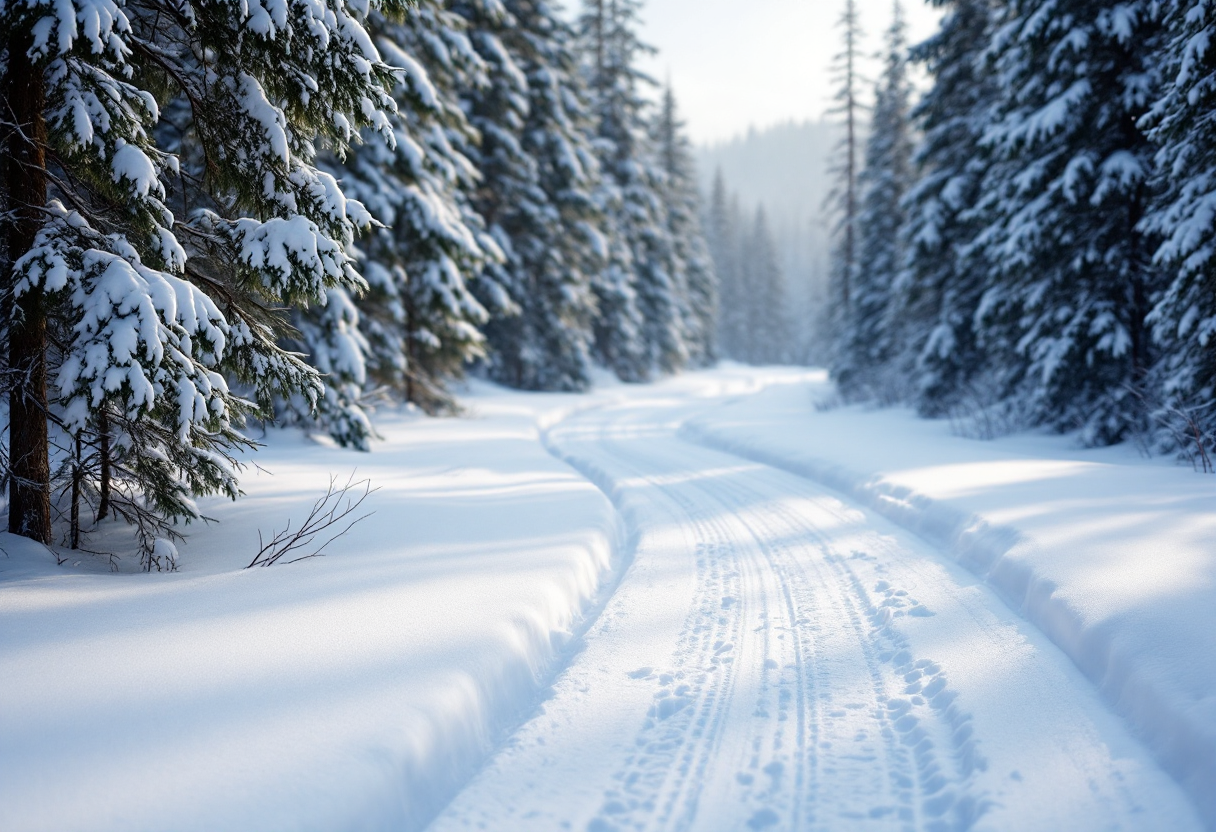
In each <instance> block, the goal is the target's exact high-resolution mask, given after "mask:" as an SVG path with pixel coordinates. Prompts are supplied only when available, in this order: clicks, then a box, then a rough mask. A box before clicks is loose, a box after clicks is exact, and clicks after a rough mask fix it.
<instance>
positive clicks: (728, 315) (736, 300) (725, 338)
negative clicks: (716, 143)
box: [708, 168, 747, 359]
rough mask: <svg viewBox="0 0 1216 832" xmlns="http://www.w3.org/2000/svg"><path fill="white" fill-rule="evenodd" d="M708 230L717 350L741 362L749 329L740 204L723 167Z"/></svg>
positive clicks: (713, 192)
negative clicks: (714, 282) (715, 280)
mask: <svg viewBox="0 0 1216 832" xmlns="http://www.w3.org/2000/svg"><path fill="white" fill-rule="evenodd" d="M708 227H709V251H710V255H711V256H712V257H713V261H714V272H715V273H716V275H717V278H718V301H719V310H720V311H719V313H718V320H717V328H716V329H717V341H718V348H719V350H720V353H721V354H722V355H724V356H726V357H727V358H734V359H738V358H740V354H741V343H742V341H743V334H744V332H745V330H746V319H745V317H744V312H745V309H746V306H745V303H746V299H747V292H746V288H745V287H744V285H743V281H742V275H741V271H742V266H743V263H742V251H741V249H740V226H739V204H738V200H737V199H736V198H733V197H732V195H731V194H729V193H728V192H727V190H726V181H725V180H724V179H723V178H722V170H721V169H720V168H719V169H718V170H717V171H715V172H714V184H713V189H712V190H711V191H710V199H709V217H708Z"/></svg>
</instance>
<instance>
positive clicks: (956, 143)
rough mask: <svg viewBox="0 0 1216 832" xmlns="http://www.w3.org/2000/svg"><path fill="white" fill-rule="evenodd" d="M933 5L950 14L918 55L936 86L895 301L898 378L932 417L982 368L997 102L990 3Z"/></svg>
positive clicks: (925, 104)
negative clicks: (982, 248) (983, 216)
mask: <svg viewBox="0 0 1216 832" xmlns="http://www.w3.org/2000/svg"><path fill="white" fill-rule="evenodd" d="M936 4H937V5H938V6H940V7H944V8H945V10H946V11H945V14H944V16H943V17H942V22H941V27H940V29H939V30H938V32H937V33H936V34H934V35H933V36H932V37H931V38H929V39H928V40H926V41H925V42H924V43H921V44H919V45H917V46H916V47H914V48H913V49H912V51H911V58H912V60H913V61H916V62H918V63H920V64H922V65H923V66H924V67H925V69H926V70H928V72H929V74H930V76H931V77H932V79H933V82H932V86H931V87H930V88H929V90H928V91H927V92H926V93H925V95H924V97H923V98H922V99H921V100H920V102H919V103H918V104H917V105H916V107H915V108H914V109H913V113H912V117H913V120H914V122H915V123H916V125H917V126H918V127H919V130H920V132H921V135H922V139H921V142H920V144H919V146H918V147H917V150H916V153H915V158H914V164H915V169H916V181H915V183H914V184H913V185H912V188H911V190H910V192H909V194H908V197H907V203H906V204H907V214H908V216H907V222H906V225H905V228H904V232H903V234H904V238H905V243H906V246H907V260H906V264H905V266H906V267H905V269H904V271H903V272H902V274H901V277H900V280H899V282H898V284H897V286H896V297H895V300H894V305H895V307H896V308H897V309H898V310H899V311H898V315H899V318H900V327H899V330H898V334H899V342H898V345H897V355H896V356H895V364H896V368H895V369H896V371H897V372H901V373H906V374H907V376H908V377H909V378H910V379H911V383H912V387H913V389H912V391H911V395H912V400H913V401H914V403H915V404H916V406H917V408H918V410H919V411H920V412H921V413H922V414H923V415H926V416H940V415H943V414H944V413H946V412H947V411H948V410H949V409H950V408H951V407H952V406H953V405H954V404H956V403H957V401H958V399H959V397H960V396H962V395H964V394H965V391H967V390H968V389H969V388H970V386H971V382H972V379H973V378H975V377H976V376H977V375H978V374H980V372H981V368H982V367H983V364H984V360H985V358H984V353H983V351H982V350H981V349H980V346H979V344H978V342H977V339H976V333H975V329H974V325H973V321H974V318H975V312H976V309H977V308H978V307H979V301H980V297H981V295H982V294H983V292H984V289H985V279H984V278H985V271H986V264H985V263H984V262H983V260H982V259H981V258H977V257H976V256H975V255H976V252H975V249H974V246H973V245H972V243H973V241H974V239H975V237H976V235H977V233H978V230H979V222H978V220H977V217H976V213H975V207H976V205H977V203H978V201H979V198H980V184H981V182H982V181H983V178H984V173H985V170H986V168H987V160H988V155H989V154H988V151H987V149H986V148H985V147H984V146H983V137H984V132H985V130H986V129H987V127H988V123H989V113H990V110H991V109H992V107H993V106H994V103H995V101H996V98H997V95H998V93H999V90H998V88H997V86H996V84H995V83H994V81H993V76H992V73H991V72H990V71H989V68H988V66H987V60H986V52H987V49H988V44H989V42H990V38H991V35H992V31H991V30H992V0H936ZM901 356H902V357H901Z"/></svg>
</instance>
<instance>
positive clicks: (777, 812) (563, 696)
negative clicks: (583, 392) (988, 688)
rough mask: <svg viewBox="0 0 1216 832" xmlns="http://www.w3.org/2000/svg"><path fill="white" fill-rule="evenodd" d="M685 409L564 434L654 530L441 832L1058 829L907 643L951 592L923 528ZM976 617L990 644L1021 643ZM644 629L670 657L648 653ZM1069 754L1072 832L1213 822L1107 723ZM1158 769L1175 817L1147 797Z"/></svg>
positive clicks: (562, 445) (555, 441) (1079, 734)
mask: <svg viewBox="0 0 1216 832" xmlns="http://www.w3.org/2000/svg"><path fill="white" fill-rule="evenodd" d="M673 408H674V405H673V404H672V403H671V402H665V403H664V402H660V403H656V404H655V405H654V406H653V407H652V408H639V407H638V406H637V405H636V404H634V405H633V406H632V407H627V408H619V407H618V408H607V409H603V410H598V411H594V412H589V413H587V414H583V415H580V416H576V417H574V418H572V419H570V420H569V421H568V422H567V423H563V424H562V425H559V426H557V427H555V428H554V429H553V430H552V431H551V433H550V436H549V443H550V447H551V448H552V449H553V450H554V452H555V453H557V454H559V455H560V456H561V457H562V458H564V459H566V461H568V462H570V463H571V464H572V465H574V466H575V467H576V468H578V469H579V470H580V471H581V472H582V473H583V474H584V475H586V476H588V477H589V478H590V479H592V480H593V481H595V482H597V483H598V484H600V486H601V487H602V488H604V489H605V491H607V492H608V493H609V495H610V496H612V497H613V499H614V501H615V502H616V503H617V504H618V506H619V507H620V508H621V509H622V511H623V513H624V514H625V517H626V519H627V521H628V522H629V523H630V525H631V526H635V527H637V528H635V529H634V531H635V534H636V535H637V551H636V555H635V561H634V565H633V566H632V567H631V569H630V572H629V573H627V574H626V575H625V577H624V579H623V580H622V582H621V585H620V587H619V589H618V590H617V593H616V595H614V596H613V597H612V599H610V601H609V603H608V604H607V605H606V607H605V609H604V612H603V614H602V615H601V618H600V620H598V621H597V622H596V623H595V624H594V625H593V626H592V627H591V628H590V629H589V631H588V633H587V635H586V649H585V650H584V652H583V653H582V654H580V655H578V656H576V657H574V659H573V662H572V664H571V666H570V668H568V669H567V671H566V672H565V674H563V676H562V677H561V678H559V680H558V681H557V683H555V685H554V688H553V691H552V696H551V698H550V699H549V700H548V701H547V702H545V703H544V704H543V706H542V708H541V711H540V713H538V714H537V716H536V717H534V718H533V719H532V720H531V721H529V722H528V723H527V724H525V725H524V726H522V727H521V728H520V730H519V731H517V732H516V734H515V735H514V736H513V737H512V739H511V740H510V741H508V743H507V744H506V745H505V746H504V747H503V749H502V750H501V751H500V753H499V754H498V755H497V756H496V757H495V759H493V760H492V761H491V762H490V763H489V765H488V766H487V768H486V769H485V770H484V771H483V772H482V773H481V774H480V775H479V776H478V777H476V778H475V779H474V780H473V782H472V783H471V784H470V785H469V786H468V787H467V788H466V789H465V790H464V791H463V792H462V793H461V794H460V795H459V796H458V797H457V799H456V800H455V801H453V803H452V804H451V805H450V806H449V807H448V809H447V810H446V811H445V812H444V813H443V814H441V815H440V817H439V818H437V819H436V821H435V822H434V823H433V824H432V825H431V827H430V829H431V830H432V832H449V830H456V829H491V830H514V829H519V830H548V829H554V830H567V829H572V830H587V832H623V830H672V832H676V831H678V830H766V829H772V830H778V829H779V830H842V829H849V830H851V829H857V830H899V832H904V830H909V831H912V830H927V832H949V831H950V830H958V831H959V832H961V831H962V830H968V829H972V828H977V827H981V828H987V827H989V826H991V827H992V828H1009V829H1014V828H1051V827H1045V826H1039V827H1035V826H1033V820H1034V813H1033V811H1031V812H1030V813H1029V814H1027V813H1026V812H1024V811H1020V810H1019V807H1018V806H1017V805H1016V804H1014V801H1016V800H1019V799H1021V800H1026V799H1034V797H1035V795H1034V794H1033V793H1030V794H1027V792H1028V791H1030V792H1033V789H1034V788H1035V787H1036V782H1037V783H1046V784H1047V785H1051V781H1052V780H1053V777H1050V776H1048V777H1044V778H1040V779H1039V780H1038V781H1034V782H1030V783H1026V784H1023V777H1022V775H1021V773H1020V772H1018V771H1017V770H1013V772H1012V774H1011V775H1010V776H1011V778H1012V780H1007V779H1004V778H1002V779H998V778H996V777H995V776H991V775H989V774H988V772H989V761H988V759H987V758H986V756H985V747H984V739H983V737H982V736H976V733H975V730H974V725H973V719H972V714H971V713H969V712H968V711H967V710H966V709H965V708H964V707H962V706H961V705H960V703H959V701H958V700H959V692H958V691H957V690H955V689H954V688H953V687H952V686H951V683H950V678H949V677H948V674H947V673H946V671H945V670H944V669H943V667H942V666H941V664H940V663H939V662H938V661H934V658H933V656H930V655H919V654H918V653H917V651H916V650H915V649H914V648H913V646H912V644H911V643H910V642H909V640H908V639H907V638H906V637H905V635H904V634H903V628H904V627H905V626H906V625H907V623H908V622H909V621H915V620H917V619H928V618H931V617H932V616H934V615H935V612H934V611H933V610H932V609H930V608H929V607H928V606H926V605H925V604H924V603H921V602H919V601H917V600H916V599H915V598H914V597H913V596H912V594H910V590H911V589H913V588H914V586H915V585H917V584H918V583H919V582H920V581H924V580H932V579H934V578H936V579H937V580H938V581H939V582H940V575H937V574H934V575H930V574H926V570H925V568H924V567H923V566H922V565H918V563H917V562H915V560H914V559H913V558H911V557H909V556H908V555H907V554H906V552H907V544H906V542H905V540H906V535H904V536H903V538H904V539H901V538H900V537H899V536H898V535H895V536H892V535H891V534H884V533H880V532H879V531H876V530H875V529H876V528H877V527H879V526H880V524H878V523H875V521H873V520H872V519H869V518H868V517H867V515H865V514H864V513H862V512H860V511H859V510H857V509H855V508H852V507H850V506H848V505H846V504H844V503H842V502H841V501H840V500H839V498H837V497H836V496H833V495H832V494H830V493H829V492H826V491H825V490H824V489H822V488H820V487H818V486H815V485H813V484H811V483H809V482H807V481H805V480H801V479H799V478H797V477H794V476H792V475H789V474H786V473H783V472H780V471H777V470H775V469H772V468H769V467H766V466H761V465H757V464H754V463H750V462H745V461H742V460H740V459H738V458H735V457H732V456H729V455H727V454H723V453H720V452H718V451H713V450H710V449H707V448H703V447H701V446H698V445H694V444H691V443H689V442H687V441H685V440H682V439H677V438H676V431H677V428H678V426H679V423H680V421H681V420H682V419H681V418H680V417H682V416H683V415H687V414H686V413H683V412H680V411H679V410H678V409H677V412H676V413H675V414H674V415H673V412H672V411H673ZM883 528H885V527H883ZM665 570H666V571H665ZM681 570H685V571H687V572H688V574H684V572H682V571H681ZM667 572H671V573H672V574H674V575H677V576H682V578H681V577H676V578H671V577H670V576H669V575H667ZM968 591H969V592H973V593H974V592H975V591H976V590H968ZM946 594H947V596H948V597H949V596H950V593H949V592H947V593H946ZM968 603H970V602H968ZM662 604H665V605H666V607H665V608H664V609H663V610H662V611H661V612H659V613H658V614H657V617H656V621H659V620H660V619H661V620H664V621H666V622H667V623H666V635H667V639H666V641H664V640H663V639H662V638H661V637H659V638H656V635H657V636H662V635H663V627H662V626H657V625H656V626H651V627H648V628H644V629H637V631H636V633H632V632H631V629H630V628H631V623H632V622H633V621H634V619H636V618H638V617H639V615H640V614H642V613H645V612H647V611H653V610H656V609H658V607H656V605H662ZM668 608H669V609H668ZM966 612H967V613H968V614H970V615H971V616H972V617H974V618H976V621H977V630H979V633H980V635H979V637H981V638H983V637H987V638H990V639H993V640H996V639H999V638H1003V637H1006V635H1007V633H1006V631H1005V630H999V628H997V627H995V626H994V625H993V624H992V622H990V621H986V620H984V619H983V616H982V615H981V614H979V613H976V612H975V611H974V610H967V611H966ZM635 626H636V625H635ZM985 628H986V629H985ZM631 637H632V638H638V639H639V640H643V641H648V642H650V643H651V646H650V647H649V648H648V649H642V648H639V649H638V650H637V651H636V652H637V654H638V656H639V658H638V659H637V660H636V661H635V660H634V650H633V645H632V642H631V641H630V639H631ZM998 646H999V645H998ZM656 656H659V657H661V658H660V660H658V661H656V660H655V657H656ZM663 657H665V660H664V658H663ZM643 661H645V662H647V663H641V662H643ZM1045 680H1046V681H1044V680H1039V681H1042V682H1043V683H1044V684H1052V683H1054V678H1053V677H1051V676H1050V674H1048V675H1047V676H1046V677H1045ZM1035 695H1036V696H1037V695H1040V694H1039V693H1036V694H1035ZM1043 695H1048V696H1049V695H1050V694H1043ZM1087 696H1088V697H1089V699H1092V698H1093V697H1092V693H1091V692H1088V691H1086V692H1083V694H1082V695H1081V699H1082V700H1084V701H1089V700H1088V699H1086V697H1087ZM1023 698H1025V697H1023ZM1065 698H1067V697H1065ZM1074 698H1076V697H1074ZM1011 712H1012V713H1017V712H1018V711H1017V708H1016V707H1013V706H1011ZM1069 719H1072V720H1073V721H1076V719H1075V718H1074V717H1072V716H1070V715H1068V714H1067V713H1065V717H1064V721H1065V722H1067V721H1068V720H1069ZM1081 721H1082V722H1084V720H1081ZM1046 725H1047V723H1046V722H1045V723H1044V726H1046ZM1041 727H1042V726H1041ZM1034 729H1035V726H1028V727H1027V730H1031V731H1033V730H1034ZM1058 742H1059V743H1060V745H1061V746H1062V747H1063V749H1064V751H1063V752H1062V756H1063V757H1064V758H1065V763H1064V764H1065V765H1072V763H1069V762H1068V760H1069V759H1071V758H1070V757H1069V755H1072V758H1075V765H1074V768H1075V769H1077V770H1076V771H1072V770H1070V773H1069V777H1071V778H1072V779H1073V780H1075V782H1076V784H1077V788H1078V790H1079V791H1082V792H1083V793H1082V794H1078V795H1076V797H1075V799H1071V798H1068V797H1066V798H1065V800H1064V803H1065V804H1067V805H1065V806H1064V809H1063V810H1062V809H1061V808H1060V806H1059V805H1058V804H1059V803H1060V800H1059V798H1058V796H1055V797H1054V798H1053V799H1054V803H1053V801H1050V800H1049V801H1046V805H1045V808H1042V809H1041V810H1040V811H1041V812H1042V813H1043V814H1045V815H1046V817H1048V818H1051V819H1053V820H1055V821H1061V822H1063V821H1065V819H1066V818H1065V817H1064V815H1067V818H1068V819H1067V822H1068V824H1069V825H1068V826H1059V827H1056V828H1070V829H1179V830H1181V829H1188V828H1198V824H1197V822H1195V821H1194V818H1193V813H1192V812H1191V810H1190V808H1189V804H1186V802H1185V800H1183V799H1182V798H1181V797H1179V796H1177V795H1175V794H1174V793H1173V791H1171V789H1172V788H1173V786H1172V783H1168V782H1166V783H1165V784H1164V785H1162V781H1164V780H1165V778H1164V775H1161V774H1160V772H1159V771H1157V770H1155V767H1152V766H1150V767H1149V768H1150V769H1152V770H1150V771H1148V773H1147V774H1144V772H1143V771H1142V767H1141V768H1138V767H1136V766H1134V765H1133V766H1131V767H1130V768H1129V766H1128V765H1125V764H1122V763H1120V762H1118V761H1113V762H1109V763H1107V762H1104V760H1105V759H1106V758H1105V757H1104V756H1103V752H1102V749H1101V738H1100V737H1099V738H1094V737H1092V736H1090V735H1088V734H1086V729H1084V727H1082V728H1078V729H1076V731H1075V732H1074V735H1068V736H1064V737H1063V738H1062V739H1060V740H1059V741H1058ZM998 745H999V743H998ZM1074 746H1075V747H1074ZM1089 746H1098V747H1099V748H1098V750H1097V751H1094V750H1093V749H1092V748H1090V747H1089ZM1078 749H1079V750H1078ZM1095 759H1096V760H1097V761H1098V762H1097V763H1095V762H1094V760H1095ZM1141 775H1143V777H1141ZM1137 777H1140V778H1141V780H1143V782H1146V783H1148V784H1149V786H1151V787H1152V789H1153V790H1155V791H1159V792H1164V793H1165V794H1166V799H1164V801H1163V805H1162V806H1159V807H1154V806H1151V805H1150V806H1145V805H1142V803H1141V801H1140V800H1139V799H1138V797H1137V795H1136V794H1134V793H1133V791H1134V790H1133V789H1132V788H1131V787H1130V786H1129V785H1128V780H1129V779H1130V780H1132V781H1136V778H1137ZM1027 779H1028V780H1031V781H1033V780H1034V778H1027ZM1065 780H1067V778H1065ZM1136 782H1139V781H1136ZM1070 783H1071V781H1067V782H1065V783H1064V785H1065V787H1067V786H1068V785H1069V784H1070ZM1005 785H1010V787H1011V790H1008V789H1006V788H1005ZM1022 786H1024V787H1023V788H1021V790H1020V791H1019V787H1022ZM1175 791H1176V789H1175ZM1070 800H1072V802H1071V803H1070V802H1069V801H1070ZM1002 810H1013V811H1008V812H1003V811H1002ZM1065 810H1066V811H1065ZM994 811H995V814H994ZM1053 811H1054V812H1055V814H1052V812H1053ZM1062 811H1063V812H1064V815H1061V814H1060V813H1061V812H1062ZM1011 818H1014V819H1018V818H1020V820H1019V821H1017V822H1013V823H1011V822H1010V819H1011ZM1129 819H1130V820H1129ZM1027 820H1030V821H1031V822H1032V823H1031V824H1030V825H1024V826H1022V825H1019V823H1022V822H1026V821H1027ZM1158 823H1164V824H1166V825H1160V826H1159V825H1157V824H1158Z"/></svg>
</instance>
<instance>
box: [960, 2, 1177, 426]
mask: <svg viewBox="0 0 1216 832" xmlns="http://www.w3.org/2000/svg"><path fill="white" fill-rule="evenodd" d="M1148 12H1149V4H1148V3H1147V2H1132V3H1124V4H1120V5H1118V6H1114V7H1112V6H1111V5H1110V4H1108V3H1104V2H1099V0H1012V2H1010V3H1009V4H1008V6H1007V7H1006V9H1005V12H1004V16H1003V22H1002V25H1001V27H1000V29H999V31H998V32H997V34H996V39H995V47H994V48H995V51H996V55H997V58H996V60H997V64H996V66H997V72H998V77H997V81H998V83H999V84H1000V85H1001V87H1002V88H1003V90H1004V95H1003V98H1002V100H1001V102H1000V104H999V107H998V111H997V113H996V120H995V122H994V124H993V125H992V126H991V127H990V128H989V130H988V132H987V134H986V138H985V141H986V143H987V144H988V146H989V148H990V150H991V152H992V153H993V155H994V157H995V160H994V162H993V163H992V165H991V167H990V168H989V170H988V174H987V176H986V177H985V181H984V185H983V191H984V194H985V196H984V198H983V200H982V203H981V206H980V208H981V210H982V211H984V212H985V217H984V219H985V222H986V227H985V228H984V230H983V231H982V232H981V238H980V239H981V243H982V245H983V246H984V249H985V253H986V256H987V259H988V267H989V270H990V284H989V287H988V288H987V290H986V292H985V295H984V297H983V299H982V301H981V304H980V308H979V310H978V313H977V314H978V320H979V325H980V337H981V340H982V343H983V345H984V348H985V349H986V350H989V351H990V352H993V353H994V354H996V355H997V356H998V358H997V361H998V363H999V365H1000V369H999V371H998V375H997V382H998V384H999V385H1000V387H1001V389H1002V391H1003V392H1004V394H1005V395H1006V396H1008V397H1010V398H1011V399H1012V398H1016V399H1017V400H1018V401H1019V402H1020V403H1023V404H1024V405H1025V406H1026V408H1027V415H1028V416H1029V418H1030V419H1031V420H1032V421H1033V422H1035V423H1040V424H1045V425H1050V426H1052V427H1054V428H1057V429H1060V430H1072V429H1080V430H1081V431H1082V434H1081V436H1082V439H1083V441H1086V442H1090V443H1110V442H1117V441H1119V440H1120V439H1122V438H1124V437H1125V436H1126V435H1127V432H1128V430H1129V429H1131V428H1133V427H1135V426H1136V417H1135V408H1134V407H1133V406H1132V401H1131V397H1132V393H1130V392H1129V387H1134V386H1136V385H1140V384H1142V383H1143V381H1144V379H1145V374H1146V372H1147V370H1148V368H1149V366H1150V364H1151V362H1152V359H1153V351H1152V349H1151V345H1150V342H1149V338H1148V327H1147V325H1146V321H1145V319H1146V317H1147V315H1148V312H1149V301H1150V298H1151V297H1152V296H1153V294H1154V293H1155V292H1156V291H1158V289H1159V288H1160V287H1161V283H1162V281H1161V272H1160V270H1159V269H1158V268H1156V267H1155V266H1154V265H1153V264H1152V262H1151V260H1152V253H1153V251H1154V250H1155V249H1156V245H1157V244H1156V242H1155V240H1154V239H1153V238H1152V236H1151V235H1149V234H1146V233H1145V232H1144V231H1143V230H1142V229H1141V228H1140V220H1141V219H1142V217H1143V215H1144V212H1145V209H1146V207H1147V204H1148V200H1149V189H1148V187H1147V180H1148V178H1149V177H1150V175H1151V173H1152V165H1153V160H1152V156H1153V149H1152V146H1151V145H1150V144H1149V142H1148V140H1147V139H1146V138H1145V137H1144V135H1143V134H1142V133H1141V132H1140V131H1139V130H1138V129H1137V127H1136V119H1137V117H1138V116H1139V115H1140V114H1141V113H1143V112H1144V110H1145V108H1146V107H1147V106H1148V103H1149V102H1148V96H1149V95H1150V93H1151V90H1152V89H1153V80H1152V58H1153V44H1154V42H1155V23H1154V22H1153V20H1152V18H1151V16H1150V15H1149V13H1148Z"/></svg>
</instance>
